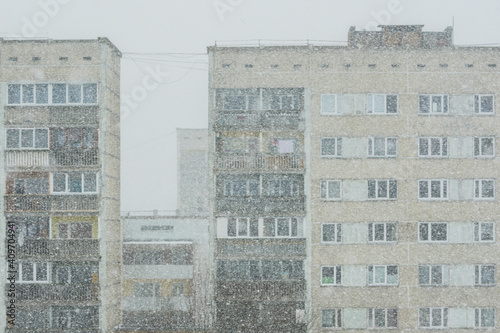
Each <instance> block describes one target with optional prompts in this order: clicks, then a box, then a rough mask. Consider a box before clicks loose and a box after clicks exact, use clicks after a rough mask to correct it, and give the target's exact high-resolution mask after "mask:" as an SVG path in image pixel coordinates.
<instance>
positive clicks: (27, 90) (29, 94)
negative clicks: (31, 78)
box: [22, 84, 35, 104]
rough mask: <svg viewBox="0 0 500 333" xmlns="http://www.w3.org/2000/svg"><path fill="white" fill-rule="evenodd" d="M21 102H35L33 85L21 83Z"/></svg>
mask: <svg viewBox="0 0 500 333" xmlns="http://www.w3.org/2000/svg"><path fill="white" fill-rule="evenodd" d="M22 87H23V103H29V104H33V103H35V85H33V84H23V85H22Z"/></svg>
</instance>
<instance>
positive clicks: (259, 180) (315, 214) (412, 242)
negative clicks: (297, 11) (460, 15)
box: [209, 25, 500, 332]
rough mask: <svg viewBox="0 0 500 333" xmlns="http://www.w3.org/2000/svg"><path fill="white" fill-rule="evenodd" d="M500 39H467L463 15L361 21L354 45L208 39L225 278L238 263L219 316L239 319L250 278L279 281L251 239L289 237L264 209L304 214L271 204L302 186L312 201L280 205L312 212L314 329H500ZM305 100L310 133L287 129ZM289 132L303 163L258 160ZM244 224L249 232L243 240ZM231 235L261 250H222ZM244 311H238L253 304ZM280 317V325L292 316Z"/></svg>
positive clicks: (310, 325) (305, 224) (221, 275)
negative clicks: (274, 232) (213, 42)
mask: <svg viewBox="0 0 500 333" xmlns="http://www.w3.org/2000/svg"><path fill="white" fill-rule="evenodd" d="M499 51H500V49H499V48H497V47H462V46H457V45H454V43H453V30H452V28H451V27H448V28H446V29H445V30H444V31H439V32H428V31H423V26H421V25H412V26H381V27H380V30H379V31H357V30H356V29H355V28H354V27H352V28H351V29H350V31H349V33H348V43H347V45H330V46H329V45H324V44H322V45H314V44H310V43H307V45H287V46H266V45H262V44H260V45H256V46H247V47H238V46H237V47H231V46H220V45H219V46H215V47H211V48H209V57H210V58H209V61H210V76H209V79H210V90H209V91H210V123H209V125H210V127H209V128H210V130H211V135H210V147H211V149H212V154H211V162H210V165H211V166H212V167H213V179H214V181H213V186H212V192H211V194H212V199H213V201H212V209H213V211H212V212H211V214H212V216H213V218H212V226H213V227H214V229H213V234H212V237H213V239H214V241H215V243H216V244H217V251H216V252H215V264H216V265H217V271H216V275H215V278H216V281H217V283H220V282H222V281H221V280H223V279H225V278H226V276H228V275H229V276H231V278H230V279H229V280H231V284H228V283H226V284H225V287H224V288H223V287H222V286H221V285H219V284H218V285H217V286H216V297H217V320H219V321H222V323H220V322H219V325H224V323H226V322H230V321H231V319H232V320H233V323H236V318H229V319H228V317H229V316H230V315H229V314H228V313H231V311H230V310H231V309H227V308H224V305H225V304H232V303H230V301H231V302H243V301H242V299H244V297H245V296H247V295H248V296H249V297H251V298H252V299H254V300H257V298H258V295H260V294H261V292H262V288H260V289H259V288H255V289H251V288H250V287H249V286H250V285H251V284H252V283H255V282H254V280H259V281H262V280H263V279H265V278H264V274H265V273H264V270H265V269H266V268H265V265H263V261H261V262H258V260H259V259H255V257H253V256H254V253H255V252H257V251H260V252H259V255H261V256H264V254H263V253H265V250H258V249H259V247H258V246H253V245H251V246H250V245H249V246H247V245H246V244H247V243H245V242H248V244H250V242H251V241H253V242H256V243H257V242H261V243H262V244H264V243H263V242H266V241H277V240H276V239H273V238H271V239H270V238H268V237H266V234H265V230H266V224H265V222H266V219H267V218H269V217H284V216H290V217H292V216H297V215H296V214H297V213H299V212H297V211H295V212H293V213H288V214H285V213H284V212H282V211H279V210H278V209H275V208H273V207H272V206H271V205H272V204H274V203H276V201H275V200H276V199H278V200H281V199H282V198H283V197H282V196H277V198H276V197H275V196H273V195H272V194H271V193H298V196H296V197H294V198H295V199H297V198H299V197H301V196H305V198H304V197H302V198H303V199H302V200H304V201H303V203H304V204H303V206H301V205H300V204H298V203H297V202H294V203H290V202H289V205H287V204H285V203H284V202H281V203H280V204H279V205H278V207H279V209H282V207H288V208H289V207H294V208H295V209H297V207H300V213H301V215H302V218H301V219H299V220H297V221H298V223H297V224H298V225H299V228H298V230H300V231H298V232H297V234H296V235H297V236H298V237H301V239H304V240H305V244H306V246H305V251H304V253H303V254H307V256H306V257H305V265H304V267H303V270H304V273H303V274H305V279H306V294H305V295H306V297H305V301H304V303H305V309H306V316H305V323H306V325H307V330H308V331H310V332H328V331H332V330H335V329H349V330H350V331H351V332H363V331H366V330H369V329H382V330H384V329H387V330H389V329H390V330H391V331H396V332H397V331H401V332H403V331H404V332H421V331H425V330H429V329H448V330H449V331H451V332H472V331H474V330H476V329H489V330H495V329H498V327H499V322H498V317H499V315H498V313H497V312H498V311H497V308H498V305H499V298H498V292H499V289H498V286H497V284H496V281H497V279H498V269H497V268H496V264H497V262H498V260H499V256H498V253H499V252H498V250H499V247H498V243H497V241H496V239H497V236H496V234H498V228H496V220H497V219H498V216H499V208H498V207H499V206H498V204H497V200H496V198H497V197H498V194H497V193H498V191H497V188H496V180H497V179H498V177H499V169H498V153H497V151H498V149H497V146H496V144H495V142H496V136H497V134H498V128H499V125H500V123H499V116H498V114H499V111H500V109H499V108H498V107H497V105H496V102H495V96H496V93H497V92H498V87H497V82H498V80H499V78H500V72H499V70H498V65H499V64H498V59H499V57H498V55H499ZM273 91H276V92H278V91H279V92H284V93H282V94H279V93H276V94H275V95H274V96H273ZM294 92H300V93H299V96H302V97H294V96H295V95H294ZM276 95H277V96H276ZM226 96H227V97H226ZM269 96H273V97H269ZM295 101H298V104H297V105H299V106H298V108H297V109H294V105H296V104H295ZM285 105H286V106H285ZM285 108H286V109H285ZM285 110H286V111H285ZM294 110H300V111H294ZM294 112H296V113H295V117H296V118H295V119H297V121H298V123H299V124H301V125H299V126H298V127H296V128H295V129H296V130H297V131H298V132H295V133H293V134H292V132H290V134H281V133H280V131H282V130H283V129H284V128H283V127H285V126H290V125H291V123H292V119H293V117H294ZM269 114H272V116H269ZM276 119H279V121H276ZM280 126H282V127H280ZM286 129H287V130H290V129H291V128H290V127H286ZM276 132H278V133H277V134H275V133H276ZM233 137H236V138H237V139H236V140H235V141H236V142H239V143H238V144H239V146H238V147H239V149H241V151H239V152H238V153H239V154H233V155H238V156H237V157H236V158H235V157H232V160H229V158H225V156H226V154H227V153H224V150H223V149H224V147H225V146H224V145H223V144H224V142H225V141H231V139H229V140H227V139H228V138H233ZM269 137H271V139H269ZM275 138H276V139H278V140H279V139H283V140H287V139H288V140H289V139H291V138H295V139H296V138H298V140H297V141H296V142H298V143H299V144H300V145H301V148H300V149H301V152H302V151H303V152H304V155H302V159H301V160H300V163H299V164H297V165H300V168H298V169H293V171H292V170H290V168H289V167H288V168H287V167H281V166H279V165H276V166H275V167H273V168H265V167H264V165H265V166H268V165H269V164H265V163H264V162H263V161H264V160H265V159H264V158H263V157H258V158H256V159H252V158H251V157H250V156H254V155H251V153H252V152H253V150H252V149H254V150H256V151H257V152H258V153H260V154H261V155H257V156H262V154H265V153H266V150H265V149H268V148H271V149H273V146H274V142H275ZM238 140H239V141H238ZM221 143H222V144H221ZM278 146H280V144H279V143H278ZM233 147H234V146H233ZM284 147H286V148H283V149H286V151H287V152H288V154H290V155H286V154H279V151H280V149H281V148H278V154H276V155H273V154H271V155H272V156H273V157H275V158H278V157H276V156H279V158H284V157H283V155H286V156H292V155H293V154H291V153H290V150H289V147H290V144H289V143H287V144H285V146H284ZM293 147H294V149H295V144H294V145H293ZM233 149H234V148H233ZM281 151H282V152H283V150H281ZM259 158H260V160H259ZM222 161H223V162H224V163H222ZM287 166H288V165H287ZM276 176H277V177H286V178H288V180H292V179H297V180H298V183H297V187H296V188H297V190H294V187H293V186H294V185H291V187H290V191H288V192H287V190H285V189H284V188H285V187H286V186H284V183H283V180H281V182H277V183H271V182H270V180H268V179H269V178H268V177H276ZM295 177H298V178H295ZM286 178H285V179H286ZM291 183H293V180H292V182H291ZM271 184H273V185H272V186H273V187H272V188H273V189H272V190H271V189H270V188H269V187H266V186H269V185H271ZM301 184H302V185H301ZM269 191H271V192H269ZM280 191H281V192H280ZM294 191H295V192H294ZM266 195H269V196H270V197H269V198H267V197H265V196H266ZM287 200H288V199H287ZM230 204H232V205H230ZM294 214H295V215H294ZM245 218H247V220H245ZM240 220H242V222H241V223H240ZM252 220H253V221H254V222H253V224H252ZM245 221H248V222H245ZM277 221H278V220H277ZM235 223H236V224H235ZM245 223H247V224H245ZM291 223H293V220H291ZM245 225H247V226H248V227H247V229H245ZM252 226H253V228H254V229H253V230H255V231H254V232H253V233H252V229H251V228H252ZM283 230H286V228H284V229H283ZM289 230H292V227H291V228H290V229H289ZM225 232H226V233H225ZM240 232H241V235H242V237H246V238H243V239H231V238H237V236H239V235H240ZM235 235H236V236H235ZM290 236H291V235H290ZM288 240H290V238H288V239H287V241H288ZM223 242H234V244H237V242H241V245H240V244H238V246H236V245H235V246H234V247H237V248H238V249H242V250H241V252H239V253H241V254H242V255H241V257H242V258H245V259H246V260H247V261H249V262H252V260H256V261H257V262H258V263H257V264H250V263H249V264H248V268H247V266H246V265H247V264H246V263H245V261H244V260H243V261H239V260H237V259H239V258H238V257H237V254H234V250H232V251H233V252H227V253H226V254H225V255H226V257H223V256H222V254H221V253H220V252H221V249H224V248H226V247H227V246H229V245H232V244H231V243H227V244H228V245H226V244H225V243H223ZM221 245H223V246H221ZM270 252H272V253H273V254H272V255H275V256H276V255H277V253H283V252H282V251H279V250H277V248H275V250H274V251H270ZM236 253H238V252H236ZM259 258H260V257H259ZM224 260H226V261H224ZM226 262H228V263H229V264H228V263H226ZM259 264H260V266H259ZM224 265H225V266H224ZM227 267H230V268H227ZM280 267H281V268H283V267H284V266H283V263H282V264H281V266H280V265H276V266H275V267H274V266H273V268H272V269H271V270H272V271H279V268H280ZM227 272H234V273H227ZM251 272H254V273H251ZM230 274H232V275H230ZM259 274H260V275H259ZM276 276H277V275H276ZM226 279H227V278H226ZM270 280H272V279H270ZM277 280H278V279H277ZM233 281H235V282H233ZM236 281H237V283H236ZM288 281H289V280H288ZM277 282H278V281H276V280H275V281H272V283H274V284H273V286H274V287H275V288H276V286H277V284H276V283H277ZM238 283H239V285H238ZM242 285H244V286H245V288H243V287H242ZM231 290H238V291H237V292H236V291H235V292H233V295H235V296H234V298H232V299H231V298H229V300H228V297H227V296H226V295H227V294H228V292H229V291H231ZM275 290H277V289H275ZM280 292H281V291H279V292H276V291H275V292H274V293H273V295H274V296H276V295H280ZM236 295H237V296H236ZM281 295H282V294H281ZM224 297H225V298H224ZM248 304H250V303H248ZM262 304H265V303H262ZM232 309H235V311H236V312H237V313H238V314H239V316H240V318H239V319H240V320H244V318H246V317H244V316H246V315H248V316H250V313H252V311H251V309H252V308H251V307H250V306H249V305H247V307H246V311H242V310H241V309H238V308H236V307H232ZM282 309H284V307H282ZM299 313H300V312H297V314H299ZM268 315H269V318H270V319H269V321H270V322H271V323H273V324H275V325H277V326H279V325H280V324H279V323H280V320H282V319H283V318H284V316H278V317H276V316H273V315H272V314H271V313H270V312H268ZM297 317H298V316H296V317H295V318H294V320H293V321H292V320H288V322H289V323H292V322H294V323H295V322H297V320H299V319H298V318H297ZM288 319H290V318H288ZM255 321H256V322H257V320H255ZM235 325H236V324H235ZM241 331H244V330H243V329H242V330H241ZM262 331H266V332H267V331H269V332H271V331H275V330H274V327H273V329H272V330H262ZM288 331H292V330H291V329H290V330H288Z"/></svg>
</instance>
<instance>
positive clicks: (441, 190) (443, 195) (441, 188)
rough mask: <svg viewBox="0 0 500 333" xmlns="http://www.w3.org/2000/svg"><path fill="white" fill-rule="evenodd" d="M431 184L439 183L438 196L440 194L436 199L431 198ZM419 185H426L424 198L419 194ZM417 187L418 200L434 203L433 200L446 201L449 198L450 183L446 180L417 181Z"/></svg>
mask: <svg viewBox="0 0 500 333" xmlns="http://www.w3.org/2000/svg"><path fill="white" fill-rule="evenodd" d="M433 182H439V194H440V196H439V197H438V198H436V197H431V194H432V183H433ZM421 183H427V196H425V197H423V196H421V193H420V185H421ZM417 187H418V200H425V201H427V200H429V201H434V200H448V198H449V193H450V182H449V181H448V179H419V180H418V186H417ZM445 189H446V191H445Z"/></svg>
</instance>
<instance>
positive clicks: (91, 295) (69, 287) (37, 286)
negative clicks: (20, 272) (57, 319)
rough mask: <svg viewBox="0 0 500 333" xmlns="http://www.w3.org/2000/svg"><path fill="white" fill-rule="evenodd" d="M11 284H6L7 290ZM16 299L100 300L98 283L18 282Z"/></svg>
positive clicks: (41, 300)
mask: <svg viewBox="0 0 500 333" xmlns="http://www.w3.org/2000/svg"><path fill="white" fill-rule="evenodd" d="M8 289H9V285H6V290H8ZM16 301H17V302H19V303H21V302H23V303H24V302H26V303H32V302H47V301H68V302H98V301H99V285H98V284H42V283H29V284H25V283H16Z"/></svg>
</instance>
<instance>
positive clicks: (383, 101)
mask: <svg viewBox="0 0 500 333" xmlns="http://www.w3.org/2000/svg"><path fill="white" fill-rule="evenodd" d="M367 112H368V113H370V114H396V113H398V95H394V94H368V96H367Z"/></svg>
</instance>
